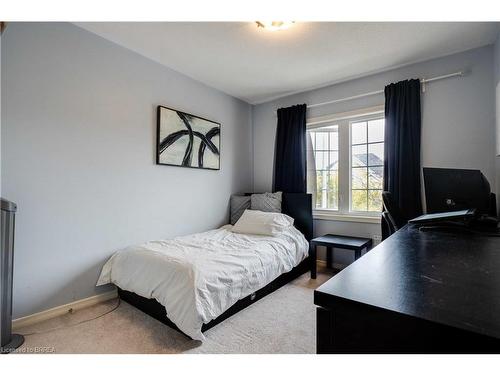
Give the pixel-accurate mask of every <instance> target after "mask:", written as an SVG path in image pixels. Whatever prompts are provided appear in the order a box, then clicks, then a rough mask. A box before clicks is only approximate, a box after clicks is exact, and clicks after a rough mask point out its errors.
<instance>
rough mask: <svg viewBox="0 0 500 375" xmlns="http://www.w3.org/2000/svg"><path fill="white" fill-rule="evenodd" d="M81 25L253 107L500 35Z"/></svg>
mask: <svg viewBox="0 0 500 375" xmlns="http://www.w3.org/2000/svg"><path fill="white" fill-rule="evenodd" d="M77 25H78V26H80V27H82V28H84V29H86V30H89V31H91V32H93V33H95V34H97V35H100V36H102V37H104V38H106V39H109V40H111V41H113V42H115V43H117V44H119V45H121V46H124V47H126V48H128V49H130V50H132V51H135V52H137V53H140V54H141V55H144V56H146V57H148V58H150V59H152V60H154V61H157V62H159V63H161V64H163V65H165V66H168V67H170V68H172V69H174V70H176V71H178V72H181V73H183V74H185V75H187V76H189V77H191V78H194V79H196V80H198V81H201V82H203V83H205V84H207V85H209V86H212V87H215V88H217V89H219V90H221V91H223V92H225V93H227V94H230V95H232V96H235V97H237V98H240V99H242V100H244V101H247V102H249V103H251V104H256V103H262V102H265V101H268V100H271V99H274V98H277V97H281V96H285V95H288V94H291V93H294V92H300V91H305V90H309V89H312V88H316V87H321V86H326V85H328V84H332V83H335V82H340V81H344V80H347V79H351V78H355V77H360V76H363V75H367V74H370V73H375V72H380V71H383V70H387V69H390V68H394V67H398V66H402V65H407V64H411V63H415V62H418V61H424V60H428V59H432V58H436V57H440V56H445V55H449V54H452V53H456V52H461V51H465V50H468V49H472V48H476V47H480V46H484V45H487V44H491V43H493V42H494V40H495V38H496V36H497V34H498V31H499V23H491V22H490V23H488V22H484V23H475V22H467V23H444V22H443V23H430V22H424V23H411V22H401V23H386V22H383V23H366V22H364V23H339V22H305V23H301V22H298V23H295V24H294V25H293V26H292V27H291V28H289V29H287V30H282V31H275V32H271V31H267V30H264V29H262V28H257V27H256V24H255V23H253V22H157V23H154V22H147V23H137V22H123V23H113V22H102V23H77Z"/></svg>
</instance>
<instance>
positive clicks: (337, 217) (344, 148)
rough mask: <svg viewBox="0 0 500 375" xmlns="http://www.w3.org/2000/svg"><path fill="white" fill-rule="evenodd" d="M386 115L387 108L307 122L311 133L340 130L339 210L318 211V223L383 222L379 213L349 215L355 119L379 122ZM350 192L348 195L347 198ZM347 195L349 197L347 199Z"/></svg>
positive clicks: (375, 107)
mask: <svg viewBox="0 0 500 375" xmlns="http://www.w3.org/2000/svg"><path fill="white" fill-rule="evenodd" d="M383 113H384V105H379V106H374V107H369V108H363V109H360V110H355V111H349V112H342V113H335V114H331V115H327V116H321V117H313V118H309V119H307V123H306V127H307V129H308V130H311V129H317V128H320V127H323V126H326V125H328V124H329V123H331V124H332V125H338V126H339V169H338V176H339V196H338V207H339V209H338V210H328V209H315V208H313V218H314V219H316V220H330V221H346V222H358V223H374V224H378V223H380V220H381V213H380V212H366V211H350V201H351V152H350V147H351V126H350V124H351V123H352V120H353V119H356V121H359V120H364V119H367V120H368V119H373V118H380V115H381V114H383ZM346 192H347V194H346ZM346 195H347V196H346Z"/></svg>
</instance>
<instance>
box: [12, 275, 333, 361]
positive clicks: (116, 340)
mask: <svg viewBox="0 0 500 375" xmlns="http://www.w3.org/2000/svg"><path fill="white" fill-rule="evenodd" d="M331 276H332V273H330V272H327V271H325V270H323V272H320V273H319V274H318V278H317V279H316V280H311V279H310V278H309V274H305V275H303V276H301V277H300V278H298V279H296V280H295V281H293V282H291V283H289V284H288V285H285V286H284V287H282V288H280V289H279V290H277V291H275V292H274V293H272V294H270V295H268V296H266V297H265V298H263V299H261V300H260V301H258V302H256V303H254V304H253V305H251V306H249V307H248V308H246V309H244V310H242V311H240V312H239V313H237V314H236V315H233V316H232V317H230V318H229V319H227V320H225V321H224V322H222V323H220V324H218V325H217V326H215V327H213V328H212V329H210V330H208V331H207V332H205V336H206V340H205V341H204V342H203V343H201V342H199V341H192V340H189V339H188V338H186V337H185V336H184V335H182V334H180V333H178V332H177V331H175V330H173V329H171V328H169V327H167V326H166V325H164V324H162V323H160V322H158V321H157V320H155V319H153V318H151V317H149V316H148V315H146V314H144V313H143V312H141V311H139V310H137V309H136V308H134V307H132V306H131V305H129V304H127V303H125V302H121V305H120V306H119V307H118V308H117V309H116V310H115V311H113V312H111V313H109V314H107V315H104V316H102V317H100V318H98V319H95V320H92V321H88V322H84V323H81V324H78V325H74V324H77V323H78V322H81V321H83V320H87V319H91V318H93V317H96V316H99V315H101V314H103V313H104V312H106V311H109V310H110V309H111V308H113V306H116V304H117V300H112V301H108V302H105V303H102V304H99V305H96V306H92V307H90V308H87V309H83V310H80V311H77V312H75V313H73V314H67V315H65V316H62V317H59V318H54V319H51V320H48V321H45V322H42V323H38V324H35V325H32V326H28V327H24V328H23V329H21V330H19V333H23V334H28V335H27V336H26V341H25V343H24V344H23V346H22V347H21V350H23V349H24V350H25V351H26V350H28V351H31V352H33V350H34V349H35V348H48V350H47V351H48V352H51V351H53V352H55V353H315V341H316V333H315V331H316V326H315V321H316V318H315V307H314V304H313V290H314V289H315V288H317V287H318V286H319V285H321V284H322V283H323V282H325V281H326V280H328V279H329V278H330V277H331ZM71 325H74V326H71ZM57 327H62V328H60V329H55V330H53V329H54V328H57ZM42 331H43V332H42ZM47 331H48V332H47ZM33 332H42V333H34V334H33ZM29 333H32V334H29ZM37 350H40V349H37Z"/></svg>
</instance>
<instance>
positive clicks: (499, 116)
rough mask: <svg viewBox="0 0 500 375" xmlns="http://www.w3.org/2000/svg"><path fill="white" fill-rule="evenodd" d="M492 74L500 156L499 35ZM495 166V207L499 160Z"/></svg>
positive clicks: (499, 202) (499, 184) (499, 199)
mask: <svg viewBox="0 0 500 375" xmlns="http://www.w3.org/2000/svg"><path fill="white" fill-rule="evenodd" d="M493 64H494V65H493V74H494V86H495V87H494V88H493V90H494V92H493V95H494V97H495V108H496V135H497V138H496V140H497V149H496V154H497V155H500V33H499V34H498V37H497V40H496V42H495V44H494V46H493ZM496 165H497V205H498V206H500V158H499V157H497V158H496Z"/></svg>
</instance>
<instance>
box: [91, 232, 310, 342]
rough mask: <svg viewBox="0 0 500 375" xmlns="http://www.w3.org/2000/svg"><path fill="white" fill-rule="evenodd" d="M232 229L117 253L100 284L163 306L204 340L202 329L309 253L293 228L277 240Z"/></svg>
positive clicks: (190, 332)
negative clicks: (112, 284) (111, 285)
mask: <svg viewBox="0 0 500 375" xmlns="http://www.w3.org/2000/svg"><path fill="white" fill-rule="evenodd" d="M231 228H232V226H231V225H226V226H223V227H222V228H220V229H215V230H211V231H208V232H204V233H197V234H193V235H188V236H183V237H177V238H174V239H171V240H163V241H150V242H147V243H145V244H143V245H139V246H131V247H129V248H126V249H124V250H121V251H118V252H116V253H115V254H114V255H113V256H112V257H111V258H110V259H109V260H108V261H107V263H106V264H105V265H104V267H103V269H102V272H101V275H100V277H99V280H98V282H97V285H104V284H108V283H114V284H115V285H117V286H118V287H120V288H121V289H124V290H128V291H131V292H134V293H136V294H138V295H140V296H142V297H146V298H154V299H156V300H157V301H158V302H160V303H161V304H162V305H163V306H165V308H166V311H167V316H168V318H169V319H170V320H171V321H172V322H174V323H175V324H176V325H177V327H178V328H179V329H180V330H182V331H183V332H184V333H185V334H187V335H188V336H190V337H191V338H193V339H196V340H203V339H204V336H203V334H202V333H201V327H202V325H203V324H204V323H208V322H210V321H211V320H213V319H215V318H217V317H218V316H219V315H221V314H222V313H223V312H224V311H226V310H227V309H228V308H229V307H231V306H232V305H233V304H234V303H235V302H237V301H238V300H240V299H242V298H245V297H246V296H248V295H250V294H252V293H253V292H255V291H257V290H259V289H260V288H262V287H264V286H265V285H267V284H269V283H270V282H271V281H273V280H274V279H275V278H277V277H278V276H280V275H281V274H283V273H285V272H288V271H290V270H291V269H292V268H293V267H295V266H297V265H298V264H299V263H300V262H301V261H302V260H303V259H305V258H306V257H307V254H308V243H307V241H306V239H305V238H304V236H303V235H302V233H300V232H299V231H298V230H297V229H296V228H294V227H293V226H290V227H289V229H286V230H285V231H284V233H283V234H280V235H279V236H276V237H271V236H261V235H247V234H238V233H233V232H232V231H231Z"/></svg>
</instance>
